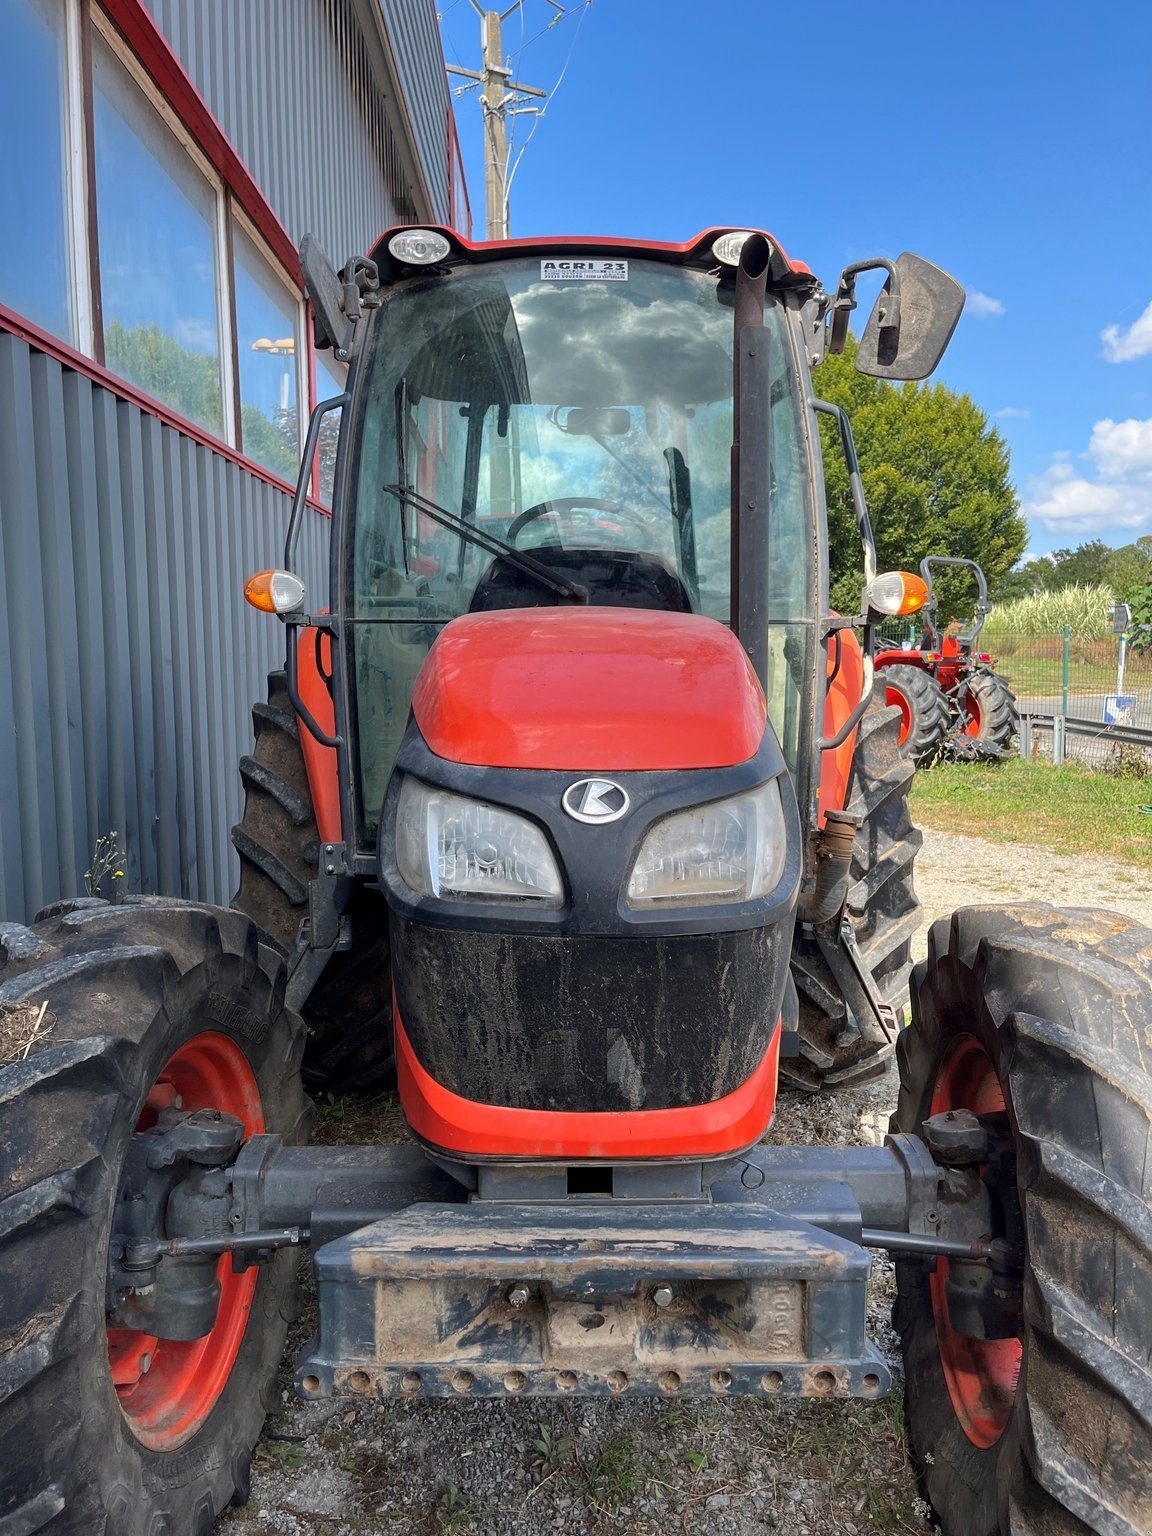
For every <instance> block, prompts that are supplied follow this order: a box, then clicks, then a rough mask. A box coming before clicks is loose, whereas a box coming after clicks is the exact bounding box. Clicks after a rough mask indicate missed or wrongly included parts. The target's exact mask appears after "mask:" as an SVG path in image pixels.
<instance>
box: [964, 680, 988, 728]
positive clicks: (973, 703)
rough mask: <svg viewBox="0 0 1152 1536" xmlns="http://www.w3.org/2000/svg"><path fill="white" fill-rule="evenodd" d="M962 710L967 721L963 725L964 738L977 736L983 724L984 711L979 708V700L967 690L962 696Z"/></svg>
mask: <svg viewBox="0 0 1152 1536" xmlns="http://www.w3.org/2000/svg"><path fill="white" fill-rule="evenodd" d="M964 708H965V709H966V710H967V712H968V719H967V721H966V722H965V724H964V734H965V735H966V736H973V737H975V736H979V734H980V727H981V726H982V725H983V724H984V711H983V710H982V709H981V708H980V700H979V699H978V698H977V697H976V695H975V694H974V693H973V692H972V690H971V688H969V690H968V692H967V694H965V696H964Z"/></svg>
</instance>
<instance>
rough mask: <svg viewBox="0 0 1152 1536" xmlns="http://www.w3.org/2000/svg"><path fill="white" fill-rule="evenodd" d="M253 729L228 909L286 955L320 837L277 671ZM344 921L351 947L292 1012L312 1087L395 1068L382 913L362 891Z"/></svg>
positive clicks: (347, 1085) (372, 895) (356, 1084)
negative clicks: (297, 1013)
mask: <svg viewBox="0 0 1152 1536" xmlns="http://www.w3.org/2000/svg"><path fill="white" fill-rule="evenodd" d="M252 726H253V732H254V735H255V744H254V746H253V749H252V755H251V756H250V757H243V758H241V760H240V776H241V778H242V779H243V781H244V814H243V816H242V818H241V821H240V824H239V826H236V827H233V829H232V842H233V844H234V846H235V848H236V852H237V853H238V854H239V855H240V887H239V889H238V890H237V892H236V895H235V896H234V897H233V900H232V905H233V906H234V907H236V908H237V909H238V910H239V911H241V912H245V913H247V915H248V916H249V917H250V918H251V919H252V921H253V922H254V923H255V924H256V926H257V928H259V929H260V931H261V933H262V934H263V935H264V937H265V940H266V942H267V943H269V944H270V945H271V946H272V947H273V948H274V949H275V950H276V951H277V953H278V954H280V955H282V956H285V957H287V956H288V955H289V954H290V953H291V951H292V947H293V945H294V944H295V943H296V937H297V934H298V932H299V929H300V923H301V920H302V919H303V918H304V917H305V916H306V915H307V912H308V882H309V880H311V879H312V878H313V877H314V876H315V874H316V872H317V864H318V860H319V854H320V840H319V833H318V831H317V826H316V814H315V811H314V809H313V806H312V793H311V789H310V788H309V784H308V774H307V770H306V769H305V766H304V754H303V752H302V751H301V748H300V735H299V732H300V729H301V727H300V725H299V723H298V721H297V719H296V713H295V711H294V709H293V708H292V701H291V700H290V699H289V697H288V680H287V677H286V675H285V674H284V673H283V672H273V673H272V674H271V675H270V676H269V678H268V702H267V703H266V704H264V703H257V704H255V705H254V706H253V708H252ZM348 915H349V917H350V918H351V922H352V929H353V934H354V942H353V947H352V948H351V949H350V950H347V951H344V952H340V953H337V954H335V955H333V957H332V958H331V960H329V962H328V964H327V966H326V967H325V968H324V971H323V974H322V975H321V976H320V979H319V980H318V981H317V983H316V985H315V986H314V987H313V989H312V992H311V994H310V995H309V997H308V999H307V1002H306V1003H305V1004H304V1005H303V1006H302V1008H301V1013H302V1014H303V1017H304V1022H305V1023H306V1024H307V1026H308V1036H309V1038H308V1046H307V1049H306V1050H305V1053H304V1079H305V1082H306V1083H307V1084H308V1086H309V1088H310V1089H312V1090H314V1091H318V1090H322V1089H327V1090H329V1091H331V1092H336V1093H339V1092H344V1091H347V1090H349V1089H354V1088H363V1087H367V1086H369V1085H370V1084H372V1083H376V1082H380V1081H382V1080H385V1079H387V1078H388V1077H389V1076H390V1075H391V1073H392V1070H393V1067H394V1065H395V1054H394V1047H393V1035H392V984H391V980H390V974H391V973H390V970H389V950H388V909H387V907H386V905H385V903H384V898H383V897H382V896H381V895H380V894H379V892H378V891H371V890H367V889H362V890H359V891H357V893H356V896H355V897H354V899H353V903H352V906H351V908H350V910H349V914H348Z"/></svg>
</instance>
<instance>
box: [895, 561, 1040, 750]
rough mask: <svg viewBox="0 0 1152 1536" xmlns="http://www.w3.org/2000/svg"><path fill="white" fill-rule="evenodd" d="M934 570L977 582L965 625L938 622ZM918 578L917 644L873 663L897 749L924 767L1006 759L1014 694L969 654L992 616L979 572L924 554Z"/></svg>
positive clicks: (987, 659)
mask: <svg viewBox="0 0 1152 1536" xmlns="http://www.w3.org/2000/svg"><path fill="white" fill-rule="evenodd" d="M934 566H958V567H961V568H964V569H967V570H970V571H971V572H972V574H973V575H974V576H975V578H976V585H977V589H978V596H977V599H976V611H975V616H974V618H973V620H972V624H971V627H969V628H967V629H965V628H963V627H962V626H960V625H959V624H948V625H945V626H943V627H941V626H940V625H939V624H938V623H937V622H936V611H937V608H938V606H939V599H938V598H937V595H936V588H935V585H934V584H933V581H932V568H933V567H934ZM920 574H921V576H922V578H923V580H924V584H925V587H926V589H927V595H926V597H925V602H924V609H923V613H924V634H923V637H922V639H921V641H920V644H919V646H918V647H912V646H908V645H903V646H901V647H900V648H899V649H895V648H889V649H886V650H878V651H877V652H876V657H875V666H876V670H877V671H878V672H879V673H880V674H881V677H880V682H881V684H882V685H883V703H884V704H894V705H896V706H897V707H898V708H899V710H900V746H901V748H902V750H903V751H904V752H906V753H907V755H908V756H909V757H911V758H912V759H913V760H914V761H915V762H917V763H919V764H924V765H927V764H929V763H932V762H935V760H936V759H937V758H938V757H941V756H945V755H946V756H949V757H954V758H965V759H970V758H977V757H984V758H997V757H1005V756H1007V754H1008V752H1009V751H1010V750H1011V747H1012V742H1013V740H1014V738H1015V736H1016V734H1017V732H1018V731H1019V729H1020V715H1019V712H1018V710H1017V708H1016V698H1015V695H1014V694H1013V692H1012V690H1011V689H1010V688H1009V687H1008V684H1007V683H1006V682H1005V681H1004V679H1003V678H1002V677H999V676H998V675H997V673H996V671H995V670H994V669H995V666H996V662H995V660H994V658H993V657H992V656H990V655H987V654H985V653H978V652H977V651H976V649H975V646H976V640H977V638H978V636H979V634H980V631H981V630H982V629H983V628H984V620H985V619H986V618H987V616H988V614H989V613H990V612H991V606H990V604H989V602H988V583H987V581H986V580H985V577H984V572H983V571H982V570H981V568H980V566H979V565H977V563H976V561H975V560H964V559H960V558H959V557H957V556H952V555H929V556H928V557H927V558H926V559H924V560H921V562H920ZM878 697H879V694H878Z"/></svg>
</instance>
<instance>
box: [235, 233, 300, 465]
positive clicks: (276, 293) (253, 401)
mask: <svg viewBox="0 0 1152 1536" xmlns="http://www.w3.org/2000/svg"><path fill="white" fill-rule="evenodd" d="M232 251H233V270H234V273H235V277H234V281H235V285H236V350H237V356H238V360H239V371H240V447H241V449H242V451H243V453H244V454H245V455H246V456H247V457H248V458H250V459H255V460H256V462H257V464H262V465H263V466H264V468H265V469H269V470H271V471H272V473H273V474H276V475H281V476H283V478H284V479H285V480H295V478H296V467H297V465H298V463H299V460H300V404H299V390H298V387H297V386H298V372H299V358H300V336H301V325H300V301H299V299H298V298H295V297H294V296H293V294H292V293H291V292H290V291H289V289H288V288H287V286H286V285H285V283H284V282H283V280H282V279H281V278H279V277H278V276H277V275H276V272H275V271H274V269H273V268H272V267H271V266H270V265H269V263H268V261H267V260H266V258H265V257H264V256H263V255H262V254H261V252H260V249H259V247H258V246H257V244H256V242H255V240H253V239H252V238H251V236H250V235H249V234H248V232H247V231H246V230H245V228H244V226H243V225H242V224H241V223H240V222H239V221H238V220H235V219H234V220H233V222H232Z"/></svg>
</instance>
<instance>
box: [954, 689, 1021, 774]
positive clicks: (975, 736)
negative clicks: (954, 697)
mask: <svg viewBox="0 0 1152 1536" xmlns="http://www.w3.org/2000/svg"><path fill="white" fill-rule="evenodd" d="M968 693H969V695H970V700H971V702H970V703H969V704H968V707H967V711H966V712H967V716H968V722H967V730H966V734H967V736H968V739H969V740H970V741H971V742H972V743H973V744H974V746H975V748H976V755H977V756H978V757H988V758H998V757H1007V756H1008V754H1009V752H1011V750H1012V743H1013V741H1014V740H1015V739H1016V736H1017V735H1018V734H1019V731H1020V711H1019V710H1018V709H1017V707H1016V695H1015V694H1014V693H1013V692H1012V690H1011V688H1009V686H1008V684H1007V683H1006V682H1005V681H1004V679H1003V678H1002V677H998V676H997V675H996V673H995V672H974V673H973V674H972V676H971V677H970V678H969V679H968Z"/></svg>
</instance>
